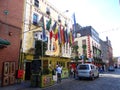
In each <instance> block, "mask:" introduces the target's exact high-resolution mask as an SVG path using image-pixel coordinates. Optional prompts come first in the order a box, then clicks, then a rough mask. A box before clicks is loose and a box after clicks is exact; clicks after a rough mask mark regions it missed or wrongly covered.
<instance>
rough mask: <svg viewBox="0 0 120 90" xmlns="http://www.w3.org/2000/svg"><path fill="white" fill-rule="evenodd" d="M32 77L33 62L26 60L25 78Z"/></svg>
mask: <svg viewBox="0 0 120 90" xmlns="http://www.w3.org/2000/svg"><path fill="white" fill-rule="evenodd" d="M30 77H31V62H26V65H25V80H30Z"/></svg>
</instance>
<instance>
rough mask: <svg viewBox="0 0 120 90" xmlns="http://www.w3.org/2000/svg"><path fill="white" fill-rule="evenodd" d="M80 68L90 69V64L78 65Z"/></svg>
mask: <svg viewBox="0 0 120 90" xmlns="http://www.w3.org/2000/svg"><path fill="white" fill-rule="evenodd" d="M78 69H81V70H86V69H87V70H88V69H89V66H88V65H80V66H79V67H78Z"/></svg>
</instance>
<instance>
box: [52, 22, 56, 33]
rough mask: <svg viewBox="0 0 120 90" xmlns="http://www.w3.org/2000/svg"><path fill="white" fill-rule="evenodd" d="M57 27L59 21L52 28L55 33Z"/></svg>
mask: <svg viewBox="0 0 120 90" xmlns="http://www.w3.org/2000/svg"><path fill="white" fill-rule="evenodd" d="M56 27H57V22H55V23H54V25H53V26H52V30H53V32H54V33H55V30H56Z"/></svg>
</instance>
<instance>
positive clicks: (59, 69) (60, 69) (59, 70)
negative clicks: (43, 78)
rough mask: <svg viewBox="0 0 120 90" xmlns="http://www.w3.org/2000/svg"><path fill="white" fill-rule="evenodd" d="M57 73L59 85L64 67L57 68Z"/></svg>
mask: <svg viewBox="0 0 120 90" xmlns="http://www.w3.org/2000/svg"><path fill="white" fill-rule="evenodd" d="M56 72H57V83H59V82H61V74H62V67H61V66H60V65H58V66H57V68H56Z"/></svg>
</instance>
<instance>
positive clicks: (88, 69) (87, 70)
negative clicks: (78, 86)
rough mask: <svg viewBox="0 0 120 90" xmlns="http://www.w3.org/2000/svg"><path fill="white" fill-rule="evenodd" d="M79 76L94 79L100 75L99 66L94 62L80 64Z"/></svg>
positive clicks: (78, 67) (78, 68)
mask: <svg viewBox="0 0 120 90" xmlns="http://www.w3.org/2000/svg"><path fill="white" fill-rule="evenodd" d="M77 76H78V78H79V79H80V78H90V79H91V80H94V79H95V78H96V77H97V78H98V77H99V71H98V67H97V66H95V65H94V64H79V65H78V66H77Z"/></svg>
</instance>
